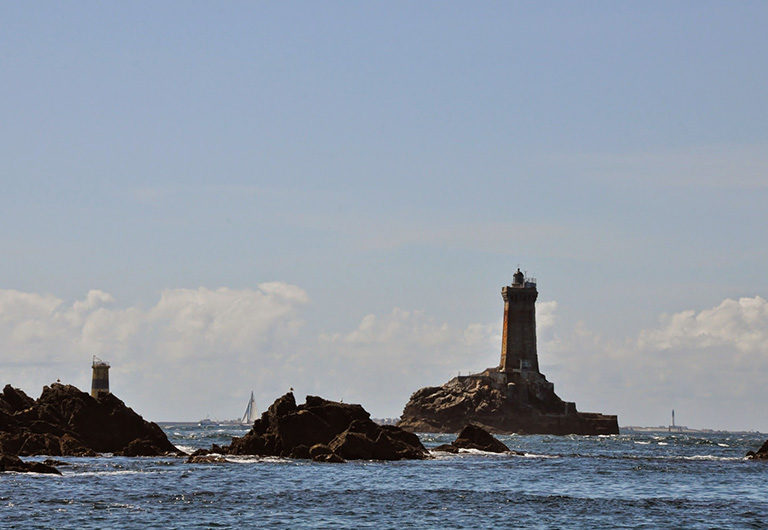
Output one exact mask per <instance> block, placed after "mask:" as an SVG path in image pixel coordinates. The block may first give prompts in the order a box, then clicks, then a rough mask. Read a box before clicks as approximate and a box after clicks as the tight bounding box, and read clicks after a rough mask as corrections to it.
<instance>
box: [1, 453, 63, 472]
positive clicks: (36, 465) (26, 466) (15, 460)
mask: <svg viewBox="0 0 768 530" xmlns="http://www.w3.org/2000/svg"><path fill="white" fill-rule="evenodd" d="M4 471H15V472H16V473H48V474H52V475H61V472H60V471H59V470H58V469H56V468H55V467H53V466H51V465H48V464H46V463H44V462H24V461H22V460H21V458H19V457H18V456H16V455H3V454H0V472H4Z"/></svg>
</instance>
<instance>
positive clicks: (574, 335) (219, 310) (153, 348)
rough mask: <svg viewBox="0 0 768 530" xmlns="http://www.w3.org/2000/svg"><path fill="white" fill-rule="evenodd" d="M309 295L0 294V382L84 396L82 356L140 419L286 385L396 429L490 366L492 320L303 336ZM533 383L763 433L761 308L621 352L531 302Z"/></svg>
mask: <svg viewBox="0 0 768 530" xmlns="http://www.w3.org/2000/svg"><path fill="white" fill-rule="evenodd" d="M309 303H310V300H309V295H308V294H307V293H306V292H305V291H304V290H303V289H301V288H300V287H298V286H295V285H289V284H286V283H282V282H273V283H264V284H260V285H258V287H257V288H255V289H230V288H219V289H207V288H197V289H168V290H165V291H163V292H162V293H161V294H160V296H159V299H158V300H157V302H156V303H155V304H153V305H151V306H149V307H139V306H130V307H121V306H120V304H119V301H118V300H115V299H114V297H112V296H111V295H110V294H109V293H106V292H103V291H98V290H92V291H89V292H88V293H86V294H85V296H83V297H82V299H79V300H76V301H74V302H71V303H65V302H64V301H63V300H61V299H59V298H57V297H55V296H52V295H48V294H37V293H25V292H20V291H13V290H0V344H2V357H0V373H2V374H3V376H4V377H5V378H6V380H5V381H2V383H5V382H10V383H12V384H14V385H16V386H21V387H22V388H24V389H25V390H27V391H28V392H30V393H31V394H36V393H37V392H39V390H40V388H41V387H42V385H44V384H48V383H50V382H51V381H53V380H55V379H56V378H61V379H62V380H64V381H67V382H72V383H74V384H76V385H78V386H80V387H81V388H83V389H87V388H88V386H89V384H90V367H89V364H90V358H91V355H94V354H96V355H99V356H101V357H103V358H104V359H106V360H109V361H110V362H111V363H112V370H111V383H112V389H113V390H114V391H115V393H116V394H117V395H118V396H120V397H121V398H122V399H124V400H125V401H126V402H128V403H129V404H130V405H131V406H133V407H134V408H135V409H136V410H138V411H139V412H141V413H143V414H145V415H147V416H148V417H150V418H152V419H157V420H160V419H190V420H191V419H198V418H200V417H202V416H203V415H205V414H207V413H210V414H211V415H212V416H214V417H219V418H227V417H234V416H235V415H236V414H237V413H239V412H240V411H239V410H238V409H239V407H240V406H241V405H242V403H241V401H242V402H243V403H244V402H245V399H246V398H247V395H248V393H249V392H250V390H251V389H253V390H255V391H256V394H257V404H258V406H259V407H260V408H263V407H265V406H266V405H268V404H269V403H271V401H272V400H273V399H275V397H277V396H278V395H280V394H282V393H284V392H285V391H287V390H288V388H289V387H294V388H295V389H296V392H297V394H298V396H299V397H300V398H302V397H303V395H304V394H319V395H323V396H326V397H329V398H332V399H344V400H345V401H348V402H359V403H362V404H364V405H365V406H366V408H368V410H369V411H371V412H372V413H373V414H374V415H379V416H396V415H398V414H399V413H400V411H401V410H402V407H403V405H404V404H405V402H406V401H407V399H408V397H409V395H410V394H411V393H412V392H414V391H415V390H417V389H418V388H421V387H423V386H428V385H437V384H442V383H443V382H445V381H446V380H448V379H449V378H450V377H453V376H454V375H455V374H456V373H458V372H462V373H469V372H476V371H480V370H482V369H484V368H486V367H489V366H495V365H497V364H498V362H499V348H500V343H501V321H500V319H499V321H497V322H480V323H478V322H475V323H468V324H466V325H462V326H455V325H449V324H448V323H446V322H443V321H440V320H439V319H437V318H435V317H434V316H432V315H429V314H428V313H426V312H424V311H411V310H407V309H402V308H395V309H393V310H392V311H390V312H389V313H384V314H368V315H364V316H362V317H361V318H360V320H359V321H358V322H357V324H356V325H355V326H352V327H351V328H350V329H346V330H329V331H324V332H321V331H318V330H315V329H313V327H312V325H311V324H312V323H311V322H309V323H305V320H304V314H303V313H304V308H305V307H306V306H307V305H308V304H309ZM537 333H538V338H539V347H538V350H539V358H540V366H541V368H542V371H543V372H544V373H545V374H546V375H547V377H548V378H549V380H550V381H552V382H554V383H555V387H556V391H557V392H558V394H559V395H560V396H561V397H563V398H564V399H566V400H569V401H576V402H577V405H578V407H579V409H580V410H594V411H600V412H607V413H617V414H619V421H620V423H621V424H622V425H627V424H641V425H642V424H645V425H649V424H650V425H658V424H661V423H664V422H665V421H668V420H667V417H668V415H669V411H670V409H672V408H675V409H676V410H677V411H678V418H680V419H681V420H682V421H683V422H685V423H688V424H689V425H691V426H699V427H711V426H714V427H728V428H761V429H766V428H768V424H766V423H765V422H764V420H763V419H761V418H762V417H763V416H762V403H764V402H765V400H766V398H768V393H767V392H766V390H765V388H764V381H765V380H766V378H768V302H766V300H765V299H763V298H761V297H759V296H755V297H752V298H740V299H738V300H731V299H726V300H724V301H722V302H721V303H719V304H718V305H716V306H714V307H712V308H708V309H703V310H686V311H681V312H678V313H675V314H671V315H662V316H661V317H660V318H659V324H658V325H657V326H654V327H652V328H648V329H644V330H639V331H638V332H637V333H636V334H634V335H632V336H629V337H627V338H625V339H623V340H616V339H609V338H606V337H605V336H604V335H603V334H601V333H600V332H599V331H596V330H591V329H588V328H587V327H586V326H585V325H584V324H583V323H580V322H576V323H569V322H561V321H560V319H559V317H558V304H557V302H555V301H544V302H539V303H537Z"/></svg>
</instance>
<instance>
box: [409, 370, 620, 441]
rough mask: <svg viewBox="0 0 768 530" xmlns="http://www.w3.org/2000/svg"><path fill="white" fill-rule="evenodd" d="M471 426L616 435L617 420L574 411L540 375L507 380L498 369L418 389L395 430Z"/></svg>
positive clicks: (492, 429)
mask: <svg viewBox="0 0 768 530" xmlns="http://www.w3.org/2000/svg"><path fill="white" fill-rule="evenodd" d="M470 423H471V424H474V425H476V426H478V427H481V428H483V429H485V430H487V431H490V432H493V433H498V434H511V433H520V434H592V435H594V434H618V432H619V425H618V421H617V419H616V416H608V415H604V414H597V413H588V412H577V411H576V406H575V404H574V403H567V402H564V401H562V400H561V399H560V398H559V397H558V396H557V394H555V392H554V387H553V385H552V383H550V382H548V381H547V380H546V378H545V377H544V376H543V375H542V374H540V373H538V372H527V373H518V374H514V376H510V375H508V374H505V373H503V372H500V371H499V370H498V368H489V369H488V370H485V371H484V372H482V373H479V374H474V375H467V376H459V377H454V378H453V379H451V380H450V381H448V382H447V383H446V384H444V385H442V386H437V387H427V388H422V389H420V390H417V391H416V392H414V393H413V395H412V396H411V399H410V400H409V401H408V403H407V404H406V405H405V409H404V410H403V415H402V417H401V419H400V422H399V423H398V426H399V427H402V428H404V429H408V430H410V431H414V432H458V431H459V430H460V429H462V428H463V427H464V426H465V425H468V424H470Z"/></svg>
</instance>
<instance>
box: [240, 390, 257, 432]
mask: <svg viewBox="0 0 768 530" xmlns="http://www.w3.org/2000/svg"><path fill="white" fill-rule="evenodd" d="M256 417H257V416H256V400H254V399H253V390H251V399H249V400H248V406H246V407H245V412H244V413H243V417H242V418H241V419H240V423H242V424H243V425H253V422H254V421H256Z"/></svg>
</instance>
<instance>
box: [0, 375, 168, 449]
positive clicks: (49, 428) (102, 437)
mask: <svg viewBox="0 0 768 530" xmlns="http://www.w3.org/2000/svg"><path fill="white" fill-rule="evenodd" d="M0 452H3V453H5V454H11V455H22V456H23V455H50V456H94V455H96V454H98V453H114V454H116V455H123V456H158V455H165V454H170V453H173V454H183V453H181V451H179V450H178V449H177V448H176V447H175V446H174V445H173V444H171V442H169V441H168V438H167V437H166V436H165V433H164V432H163V431H162V429H160V427H159V426H158V425H157V424H155V423H151V422H147V421H145V420H144V419H143V418H142V417H141V416H139V415H138V414H136V413H135V412H134V411H133V410H132V409H130V408H129V407H127V406H125V403H123V402H122V401H121V400H120V399H118V398H117V397H115V396H114V395H112V394H107V395H104V396H102V397H100V398H99V399H94V398H92V397H91V396H90V395H89V394H86V393H85V392H81V391H80V390H78V389H77V388H76V387H74V386H72V385H63V384H60V383H54V384H52V385H51V386H46V387H44V388H43V392H42V394H41V395H40V398H38V399H37V400H34V399H32V398H30V397H29V396H27V395H26V394H25V393H24V392H23V391H21V390H19V389H15V388H13V387H11V386H10V385H6V386H5V388H4V389H3V392H2V393H0Z"/></svg>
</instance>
